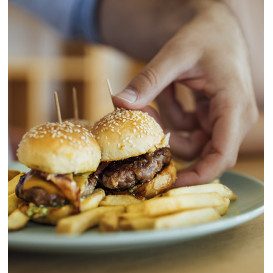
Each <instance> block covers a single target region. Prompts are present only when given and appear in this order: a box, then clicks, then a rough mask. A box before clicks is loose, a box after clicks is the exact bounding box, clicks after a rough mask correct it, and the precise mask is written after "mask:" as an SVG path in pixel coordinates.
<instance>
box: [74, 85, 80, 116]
mask: <svg viewBox="0 0 273 273" xmlns="http://www.w3.org/2000/svg"><path fill="white" fill-rule="evenodd" d="M73 107H74V118H75V119H79V109H78V100H77V90H76V88H75V87H73Z"/></svg>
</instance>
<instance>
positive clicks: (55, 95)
mask: <svg viewBox="0 0 273 273" xmlns="http://www.w3.org/2000/svg"><path fill="white" fill-rule="evenodd" d="M54 98H55V104H56V110H57V116H58V122H59V123H62V116H61V110H60V104H59V99H58V94H57V92H56V91H55V92H54Z"/></svg>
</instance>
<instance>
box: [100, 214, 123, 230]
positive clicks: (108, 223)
mask: <svg viewBox="0 0 273 273" xmlns="http://www.w3.org/2000/svg"><path fill="white" fill-rule="evenodd" d="M119 216H120V212H118V211H108V212H106V213H104V214H103V215H102V217H101V219H100V222H99V230H100V231H101V232H113V231H117V230H118V227H119Z"/></svg>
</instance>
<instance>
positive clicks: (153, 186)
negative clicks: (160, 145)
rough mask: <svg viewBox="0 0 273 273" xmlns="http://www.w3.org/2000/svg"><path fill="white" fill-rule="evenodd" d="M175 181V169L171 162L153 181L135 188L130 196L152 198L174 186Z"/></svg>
mask: <svg viewBox="0 0 273 273" xmlns="http://www.w3.org/2000/svg"><path fill="white" fill-rule="evenodd" d="M175 179H176V168H175V164H174V161H173V160H171V162H170V164H169V165H168V166H166V167H165V168H163V169H162V171H161V172H160V173H158V174H157V175H156V177H155V178H154V179H153V180H151V181H150V182H147V183H144V184H142V185H141V186H140V187H137V188H136V189H135V190H133V191H132V194H133V195H135V196H136V197H145V198H148V199H149V198H152V197H154V196H156V195H158V194H160V193H164V192H165V191H167V190H169V189H170V188H171V187H172V186H173V185H174V182H175Z"/></svg>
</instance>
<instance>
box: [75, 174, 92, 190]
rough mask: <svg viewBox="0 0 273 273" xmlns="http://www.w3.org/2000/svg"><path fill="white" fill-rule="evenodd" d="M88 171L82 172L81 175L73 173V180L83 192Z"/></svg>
mask: <svg viewBox="0 0 273 273" xmlns="http://www.w3.org/2000/svg"><path fill="white" fill-rule="evenodd" d="M89 175H90V173H89V172H88V173H84V174H81V175H74V176H73V180H74V181H75V182H76V183H77V186H78V187H79V188H80V191H81V192H83V191H84V190H85V185H86V183H87V180H88V177H89Z"/></svg>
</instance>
